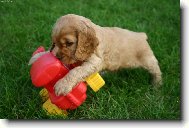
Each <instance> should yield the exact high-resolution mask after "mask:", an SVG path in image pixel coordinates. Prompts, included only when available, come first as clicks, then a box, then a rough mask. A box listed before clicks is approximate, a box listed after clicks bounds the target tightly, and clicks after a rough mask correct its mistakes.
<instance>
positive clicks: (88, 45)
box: [75, 21, 99, 61]
mask: <svg viewBox="0 0 189 128" xmlns="http://www.w3.org/2000/svg"><path fill="white" fill-rule="evenodd" d="M80 27H81V28H80V29H79V30H78V31H77V34H78V44H77V48H76V52H75V58H77V60H79V61H84V60H86V59H87V58H89V57H90V56H91V54H92V53H94V51H95V49H96V47H97V46H98V44H99V41H98V39H97V37H96V33H95V30H94V29H93V28H92V26H91V25H89V24H88V23H86V22H84V21H82V25H81V26H80Z"/></svg>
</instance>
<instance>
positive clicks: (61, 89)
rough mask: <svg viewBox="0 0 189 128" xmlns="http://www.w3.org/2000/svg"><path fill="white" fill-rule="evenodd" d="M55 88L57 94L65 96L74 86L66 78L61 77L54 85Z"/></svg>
mask: <svg viewBox="0 0 189 128" xmlns="http://www.w3.org/2000/svg"><path fill="white" fill-rule="evenodd" d="M54 90H55V94H56V95H57V96H60V95H64V96H65V95H66V94H68V93H69V92H70V91H71V90H72V86H71V85H69V83H68V82H67V81H66V80H64V79H60V80H59V81H57V82H56V84H55V86H54Z"/></svg>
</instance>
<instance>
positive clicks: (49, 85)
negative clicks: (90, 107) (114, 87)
mask: <svg viewBox="0 0 189 128" xmlns="http://www.w3.org/2000/svg"><path fill="white" fill-rule="evenodd" d="M32 61H33V62H29V63H32V67H31V70H30V75H31V80H32V83H33V84H34V85H35V86H36V87H45V89H43V90H41V91H40V95H41V97H42V99H43V101H46V102H45V103H44V104H43V108H44V109H45V110H47V112H48V113H49V114H59V115H60V114H64V115H66V111H65V110H67V109H76V108H77V107H78V106H80V105H81V104H82V103H83V102H84V101H85V99H86V97H87V96H86V90H87V87H86V84H85V83H84V82H80V83H78V84H77V85H76V86H75V87H74V88H73V90H72V91H71V92H70V93H68V94H67V95H66V96H56V95H55V92H54V85H55V83H56V82H57V81H58V80H59V79H60V78H63V77H64V76H65V75H66V74H67V73H68V72H69V70H70V69H72V68H74V66H73V65H69V66H65V65H64V64H63V63H62V62H60V61H59V60H58V59H57V58H56V57H55V56H54V55H53V54H52V53H51V52H45V49H44V48H43V47H39V48H38V49H37V50H36V51H35V52H34V53H33V59H32ZM75 66H77V65H75ZM68 67H69V68H68ZM86 82H87V83H88V84H89V85H90V87H91V88H92V89H93V90H94V91H95V92H96V91H98V90H99V89H100V88H101V87H102V86H103V85H104V84H105V82H104V80H103V79H102V78H101V76H100V75H99V74H98V73H94V74H92V75H91V76H89V77H88V78H86Z"/></svg>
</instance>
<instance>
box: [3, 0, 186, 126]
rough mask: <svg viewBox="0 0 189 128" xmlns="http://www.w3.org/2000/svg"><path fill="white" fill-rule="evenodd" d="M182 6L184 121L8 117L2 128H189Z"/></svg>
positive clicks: (184, 2)
mask: <svg viewBox="0 0 189 128" xmlns="http://www.w3.org/2000/svg"><path fill="white" fill-rule="evenodd" d="M180 2H181V8H182V9H183V12H184V15H183V17H184V24H183V25H182V27H183V28H182V29H184V31H182V32H183V33H182V34H183V35H182V41H183V42H182V43H183V44H182V48H183V49H182V50H183V51H182V54H183V55H182V57H183V58H182V62H183V63H182V66H183V67H182V69H183V70H182V71H183V72H182V77H183V78H182V86H183V90H182V91H183V93H184V95H182V96H183V97H182V107H183V108H182V109H184V110H182V112H183V117H184V118H183V120H182V121H175V122H174V121H166V120H165V121H144V122H143V121H95V122H93V121H84V122H83V121H67V122H66V121H61V120H59V121H40V122H39V121H34V120H33V121H24V120H22V121H13V122H9V121H8V120H6V119H1V120H0V128H26V127H27V128H39V127H40V128H52V127H53V128H62V127H66V128H96V127H109V128H116V127H119V128H122V127H124V128H125V127H127V128H139V127H140V128H160V127H161V128H189V109H188V108H189V105H188V103H189V99H188V98H189V93H188V92H186V91H188V90H189V85H187V84H189V79H187V78H186V77H187V76H189V70H188V65H189V57H188V55H189V46H188V43H189V29H188V23H189V1H188V0H180ZM187 34H188V35H187Z"/></svg>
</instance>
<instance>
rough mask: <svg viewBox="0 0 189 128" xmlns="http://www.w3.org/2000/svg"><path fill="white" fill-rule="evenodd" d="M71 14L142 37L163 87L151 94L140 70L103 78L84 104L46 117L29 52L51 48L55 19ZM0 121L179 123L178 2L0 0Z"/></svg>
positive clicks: (147, 0)
mask: <svg viewBox="0 0 189 128" xmlns="http://www.w3.org/2000/svg"><path fill="white" fill-rule="evenodd" d="M68 13H74V14H78V15H82V16H85V17H87V18H89V19H91V20H92V21H93V22H94V23H96V24H98V25H100V26H117V27H122V28H126V29H130V30H133V31H138V32H141V31H142V32H146V33H147V35H148V41H149V45H150V46H151V48H152V50H153V51H154V54H155V56H156V57H157V59H158V60H159V64H160V68H161V70H162V73H163V83H164V84H163V85H162V86H161V87H160V88H159V89H153V88H152V86H151V85H150V83H149V78H150V77H149V73H148V72H147V71H145V70H143V69H122V70H120V71H116V72H114V73H112V72H107V73H105V74H104V75H103V78H104V80H105V81H106V85H105V86H104V87H103V88H101V89H100V90H99V91H98V92H97V93H95V92H93V91H92V90H91V89H90V88H88V91H87V95H88V97H87V99H86V101H85V102H84V103H83V104H82V105H81V106H80V107H78V108H77V109H76V110H72V111H68V112H69V115H68V116H67V117H61V116H48V115H46V113H45V112H44V110H43V109H42V108H41V106H42V101H41V99H40V97H39V95H38V93H39V91H40V88H35V87H34V86H33V85H32V82H31V79H30V75H29V71H30V66H28V65H27V64H28V61H29V59H30V57H31V54H32V52H33V51H34V50H35V49H36V48H37V47H38V46H39V45H43V46H45V48H46V49H48V48H49V46H50V43H51V37H50V35H51V30H52V26H53V25H54V23H55V21H56V19H57V18H59V17H60V16H62V15H65V14H68ZM0 23H1V27H0V35H1V37H0V118H5V119H127V120H134V119H158V120H159V119H161V120H165V119H166V120H167V119H169V120H180V119H181V116H182V114H181V93H182V92H181V79H180V78H181V70H180V69H181V68H180V67H181V58H180V56H181V55H180V43H181V42H180V3H179V1H178V0H163V1H158V0H94V1H92V0H64V1H63V0H62V1H60V0H57V1H55V0H54V1H50V0H32V1H29V0H28V1H24V0H23V1H18V0H12V2H9V1H8V0H4V1H3V2H2V1H1V2H0Z"/></svg>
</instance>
